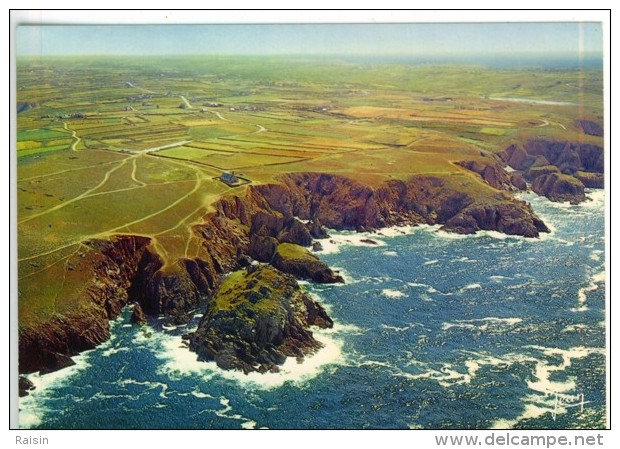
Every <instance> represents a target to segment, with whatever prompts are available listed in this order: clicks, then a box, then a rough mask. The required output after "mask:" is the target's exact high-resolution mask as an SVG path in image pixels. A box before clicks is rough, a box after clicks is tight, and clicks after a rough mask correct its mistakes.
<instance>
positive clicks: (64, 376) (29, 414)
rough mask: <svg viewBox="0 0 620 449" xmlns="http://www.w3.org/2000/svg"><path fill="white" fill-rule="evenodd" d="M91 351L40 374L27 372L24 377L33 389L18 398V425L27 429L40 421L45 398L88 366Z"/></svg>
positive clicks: (43, 412)
mask: <svg viewBox="0 0 620 449" xmlns="http://www.w3.org/2000/svg"><path fill="white" fill-rule="evenodd" d="M91 352H92V351H85V352H82V353H81V354H80V355H78V356H75V357H72V360H73V361H74V362H75V365H72V366H69V367H67V368H63V369H61V370H59V371H54V372H51V373H48V374H44V375H41V374H39V373H33V374H28V375H26V376H25V377H26V378H27V379H28V380H29V381H30V382H32V384H33V385H34V387H35V389H34V390H31V391H30V394H29V395H28V396H24V397H21V398H19V427H20V428H23V429H28V428H31V427H34V426H37V425H39V424H40V423H41V421H42V418H43V416H44V415H45V413H46V408H45V405H44V404H45V399H46V397H47V396H48V394H50V391H51V390H53V389H54V388H57V387H60V386H62V385H64V384H65V383H66V382H68V381H70V380H71V378H72V377H73V376H75V375H76V374H77V373H79V372H80V371H82V370H83V369H85V368H87V367H89V366H90V363H89V362H88V357H89V354H90V353H91Z"/></svg>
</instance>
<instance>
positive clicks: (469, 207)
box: [19, 173, 548, 373]
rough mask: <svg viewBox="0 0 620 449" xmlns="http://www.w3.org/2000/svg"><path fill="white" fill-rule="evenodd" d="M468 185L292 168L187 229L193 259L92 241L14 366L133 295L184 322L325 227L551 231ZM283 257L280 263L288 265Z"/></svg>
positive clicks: (91, 341) (68, 343)
mask: <svg viewBox="0 0 620 449" xmlns="http://www.w3.org/2000/svg"><path fill="white" fill-rule="evenodd" d="M466 182H470V181H466ZM466 192H467V189H465V188H463V185H460V184H458V183H455V181H453V180H451V179H442V178H437V177H432V176H415V177H412V178H410V179H408V180H390V181H387V182H385V183H384V184H383V185H381V186H379V187H376V188H372V187H370V186H367V185H364V184H362V183H360V182H358V181H354V180H352V179H349V178H346V177H343V176H338V175H332V174H324V173H291V174H287V175H284V176H282V177H281V178H280V179H279V182H278V183H277V184H265V185H255V186H249V187H247V188H246V189H245V190H243V191H241V192H240V194H239V195H237V196H232V195H231V196H227V197H224V198H221V199H220V200H218V201H217V202H216V203H215V204H214V205H213V207H214V211H213V212H210V213H208V214H206V215H205V216H204V217H203V219H202V222H201V223H200V224H197V225H194V226H193V228H192V232H193V234H194V235H195V236H196V237H198V239H199V240H200V242H201V249H200V252H199V254H198V255H197V256H196V257H193V258H182V259H179V260H172V261H164V260H163V259H162V257H161V256H160V255H159V254H158V253H157V250H156V246H155V245H153V244H152V242H151V240H150V239H149V238H148V237H140V236H115V237H111V238H110V239H109V240H106V241H101V240H100V241H92V242H88V243H87V244H88V245H89V247H90V250H89V251H88V253H87V254H86V257H85V258H80V259H79V260H78V259H76V258H77V256H76V257H74V259H76V260H72V262H71V263H72V265H74V266H75V271H74V273H80V274H81V275H82V276H83V281H82V282H81V283H80V284H79V285H80V288H79V289H76V291H75V292H71V293H70V294H69V296H66V297H61V298H59V302H60V303H61V304H71V305H72V306H71V307H67V308H66V310H63V311H62V312H58V313H56V314H54V315H53V316H52V317H51V318H48V319H45V320H43V321H40V322H38V323H36V325H32V326H29V327H25V326H21V325H20V329H19V347H20V367H19V369H20V372H22V373H28V372H33V371H38V370H55V369H60V368H62V367H63V366H66V365H67V364H70V363H72V362H71V360H70V359H69V357H70V356H72V355H75V354H77V353H78V352H79V351H83V350H86V349H92V348H93V347H95V346H96V345H97V344H99V343H101V342H103V341H105V340H106V339H108V338H109V323H108V320H109V319H112V318H114V317H115V316H117V315H118V313H119V312H120V310H121V308H122V307H123V306H124V305H126V304H127V303H128V302H136V303H138V304H139V305H140V307H141V309H142V311H143V312H144V314H146V315H150V316H153V315H159V314H164V315H167V316H169V317H170V319H171V320H173V321H176V322H185V321H187V316H188V315H187V314H188V313H189V312H190V311H192V310H194V309H195V308H197V307H202V306H205V305H207V301H208V300H209V299H210V298H212V297H213V295H214V294H215V292H216V291H217V289H218V287H219V284H220V282H221V277H222V275H224V274H225V273H230V272H232V271H234V270H237V269H238V268H239V267H240V266H242V265H247V262H248V259H247V256H248V255H249V256H250V257H252V258H254V259H256V260H260V261H265V262H271V261H272V260H273V258H274V256H275V255H276V253H277V249H278V247H279V245H281V244H283V243H291V244H296V245H302V246H304V245H308V244H310V242H311V241H312V237H318V236H324V235H325V229H324V228H323V225H325V226H327V227H329V228H333V229H353V230H358V231H367V230H372V229H377V228H380V227H385V226H391V225H400V224H419V223H428V224H442V225H443V227H444V229H446V230H449V231H453V232H459V233H473V232H476V231H478V230H497V231H500V232H504V233H507V234H515V235H523V236H527V237H536V236H538V235H539V233H540V232H547V231H548V229H547V227H546V226H545V224H544V223H543V222H542V221H541V220H540V219H539V218H538V217H537V216H536V215H535V214H534V212H533V211H532V209H531V207H530V206H529V205H528V204H526V203H524V202H521V201H518V200H515V199H514V198H512V197H511V196H510V195H509V194H508V193H505V192H499V191H494V190H492V189H488V190H484V195H482V194H477V195H475V196H474V194H469V193H466ZM275 264H278V261H276V262H275ZM287 265H290V264H286V263H283V264H280V266H281V268H283V269H290V271H292V272H294V270H293V266H288V268H287ZM294 265H295V266H296V268H295V269H297V268H299V267H300V265H299V264H294ZM312 265H313V267H314V268H317V267H319V268H321V269H314V268H313V269H311V270H309V271H306V272H303V273H302V272H299V273H295V274H296V275H298V276H301V277H306V276H307V277H310V278H313V279H314V280H316V281H323V282H333V281H338V280H339V279H338V277H337V275H335V274H333V273H331V274H330V273H329V272H326V271H325V270H323V269H322V268H323V267H321V266H319V265H318V264H312ZM311 268H312V267H311ZM330 271H331V270H330ZM312 273H318V274H316V276H315V275H313V274H312ZM321 273H322V275H320V274H321ZM323 275H324V276H323ZM140 320H142V318H140Z"/></svg>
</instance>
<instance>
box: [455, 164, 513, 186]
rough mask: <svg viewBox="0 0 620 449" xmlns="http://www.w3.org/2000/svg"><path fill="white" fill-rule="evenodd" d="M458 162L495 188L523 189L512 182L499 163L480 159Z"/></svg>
mask: <svg viewBox="0 0 620 449" xmlns="http://www.w3.org/2000/svg"><path fill="white" fill-rule="evenodd" d="M458 164H459V165H460V166H462V167H464V168H466V169H468V170H471V171H473V172H474V173H478V174H479V175H480V177H481V178H482V179H483V180H484V181H485V182H486V183H487V184H489V185H490V186H491V187H494V188H496V189H497V190H507V191H514V190H523V189H519V188H518V187H517V186H515V184H514V183H513V182H512V177H511V176H510V173H508V172H507V171H506V170H504V168H503V167H502V166H501V165H500V164H499V163H496V162H495V163H494V162H491V161H489V162H481V161H461V162H458Z"/></svg>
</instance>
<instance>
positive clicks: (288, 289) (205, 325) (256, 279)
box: [189, 265, 333, 373]
mask: <svg viewBox="0 0 620 449" xmlns="http://www.w3.org/2000/svg"><path fill="white" fill-rule="evenodd" d="M310 326H317V327H321V328H330V327H332V326H333V322H332V320H331V318H329V316H327V313H326V312H325V310H324V309H323V307H321V305H320V304H318V303H317V302H316V301H314V300H313V299H312V298H311V297H310V296H309V295H308V294H307V293H305V292H304V291H303V290H302V289H301V287H300V286H299V285H298V284H297V282H296V281H295V279H294V278H293V277H292V276H290V275H286V274H284V273H282V272H280V271H278V270H276V269H274V268H272V267H269V266H268V265H262V266H259V265H253V266H250V267H248V268H247V269H244V270H239V271H235V272H233V273H231V274H230V275H229V276H228V277H227V278H226V279H225V280H224V282H223V283H222V285H221V287H220V288H219V290H218V291H217V293H216V294H215V295H214V296H213V297H212V298H211V299H210V300H209V301H208V303H207V313H206V314H205V315H204V316H203V318H202V320H201V322H200V324H199V325H198V329H197V330H196V332H194V333H193V334H191V335H190V336H189V342H190V343H189V347H190V349H191V350H192V351H194V352H196V353H197V354H198V359H199V360H204V361H215V362H216V363H217V365H218V366H219V367H220V368H223V369H237V370H240V371H243V372H245V373H248V372H250V371H258V372H267V371H270V372H277V371H278V370H279V368H278V367H279V365H282V364H283V363H284V362H285V360H286V359H287V357H295V358H296V359H297V360H298V361H301V360H302V359H303V358H304V356H307V355H309V354H313V353H314V352H316V351H317V350H318V349H320V348H321V347H322V344H321V343H320V342H318V341H317V340H316V339H315V338H314V337H313V335H312V332H311V331H310V329H309V328H310Z"/></svg>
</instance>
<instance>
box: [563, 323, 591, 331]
mask: <svg viewBox="0 0 620 449" xmlns="http://www.w3.org/2000/svg"><path fill="white" fill-rule="evenodd" d="M586 330H588V326H587V325H585V324H569V325H568V326H565V327H564V329H562V332H585V331H586Z"/></svg>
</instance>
